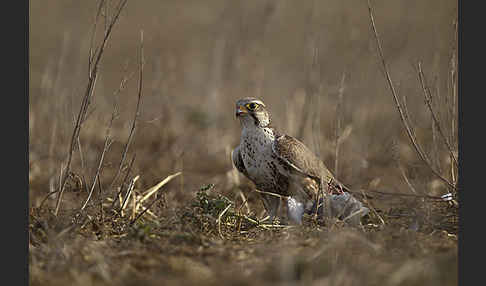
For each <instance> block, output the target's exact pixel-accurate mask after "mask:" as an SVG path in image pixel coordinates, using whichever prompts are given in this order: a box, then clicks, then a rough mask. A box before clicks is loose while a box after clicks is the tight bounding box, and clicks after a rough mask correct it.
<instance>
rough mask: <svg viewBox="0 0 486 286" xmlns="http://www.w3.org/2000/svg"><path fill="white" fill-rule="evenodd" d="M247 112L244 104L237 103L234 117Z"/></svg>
mask: <svg viewBox="0 0 486 286" xmlns="http://www.w3.org/2000/svg"><path fill="white" fill-rule="evenodd" d="M247 113H248V111H247V110H246V108H245V107H244V106H242V105H239V106H238V107H236V117H238V116H243V115H245V114H247Z"/></svg>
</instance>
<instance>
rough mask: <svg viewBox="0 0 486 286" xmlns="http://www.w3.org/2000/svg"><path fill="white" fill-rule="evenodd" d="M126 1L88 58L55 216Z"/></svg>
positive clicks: (118, 9)
mask: <svg viewBox="0 0 486 286" xmlns="http://www.w3.org/2000/svg"><path fill="white" fill-rule="evenodd" d="M127 1H128V0H120V2H119V5H118V7H117V9H116V12H115V13H116V14H115V16H114V17H113V19H112V21H111V22H110V25H109V26H108V28H107V30H106V32H105V36H104V38H103V41H102V43H101V45H100V46H99V50H97V53H95V54H93V55H92V57H90V58H89V59H88V65H89V67H90V69H89V74H88V84H87V86H86V90H85V93H84V96H83V100H82V103H81V107H80V109H79V113H78V116H77V119H76V125H75V127H74V130H73V133H72V136H71V143H70V145H69V151H68V155H67V163H66V171H65V173H64V176H63V178H62V180H61V185H60V193H59V196H58V198H57V202H56V209H55V211H54V214H55V215H56V216H57V214H58V212H59V208H60V206H61V201H62V196H63V193H64V190H65V186H66V182H67V178H68V175H69V172H70V170H71V162H72V156H73V151H74V149H75V145H76V142H77V138H78V137H79V134H80V132H81V127H82V123H83V121H84V119H85V116H86V112H87V110H88V106H89V104H90V102H91V97H92V96H93V93H94V87H95V85H96V81H97V78H98V68H99V64H100V62H101V59H102V55H103V52H104V49H105V47H106V45H107V43H108V40H109V38H110V35H111V31H112V29H113V27H114V25H115V24H116V22H117V20H118V17H119V15H120V13H121V11H122V10H123V8H124V7H125V5H126V3H127ZM103 3H104V2H103ZM103 3H100V5H99V7H98V9H101V7H102V4H103ZM97 19H98V17H97ZM95 57H96V60H95V61H94V64H93V65H92V63H93V58H95Z"/></svg>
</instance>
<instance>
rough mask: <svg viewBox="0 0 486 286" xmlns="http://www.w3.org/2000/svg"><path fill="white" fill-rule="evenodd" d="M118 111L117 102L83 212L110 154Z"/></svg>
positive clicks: (82, 208)
mask: <svg viewBox="0 0 486 286" xmlns="http://www.w3.org/2000/svg"><path fill="white" fill-rule="evenodd" d="M116 111H117V104H116V102H115V104H114V106H113V112H112V113H111V119H110V123H109V124H108V127H107V128H106V136H105V143H104V146H103V151H102V152H101V156H100V160H99V162H98V168H97V169H96V173H95V175H94V177H93V183H92V184H91V189H90V191H89V195H88V197H87V198H86V201H85V202H84V204H83V206H82V207H81V210H84V208H85V207H86V206H87V205H88V202H89V200H90V199H91V195H92V194H93V191H94V188H95V186H96V181H97V180H98V177H99V174H100V171H101V168H102V167H103V160H104V159H105V154H106V152H108V149H109V148H110V146H111V144H112V143H113V140H111V136H110V135H111V128H112V126H113V121H114V120H115V118H116Z"/></svg>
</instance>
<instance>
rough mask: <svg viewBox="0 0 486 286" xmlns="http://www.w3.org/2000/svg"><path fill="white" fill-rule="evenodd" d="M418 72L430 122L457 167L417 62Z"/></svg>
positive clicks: (419, 64) (420, 66)
mask: <svg viewBox="0 0 486 286" xmlns="http://www.w3.org/2000/svg"><path fill="white" fill-rule="evenodd" d="M418 71H419V72H418V74H419V80H420V84H421V86H422V90H423V92H424V97H425V103H427V107H428V108H429V111H430V114H431V115H432V120H433V121H434V123H435V126H436V127H437V131H439V134H440V137H441V138H442V140H443V141H444V144H445V145H446V147H447V150H448V151H449V154H450V156H451V158H452V159H453V161H454V163H455V164H456V166H457V165H458V163H457V159H456V156H455V155H454V152H453V150H452V147H451V145H450V144H449V141H448V140H447V138H446V137H445V135H444V133H443V132H442V128H441V126H440V122H439V120H438V119H437V115H436V112H435V111H434V109H433V108H432V104H431V95H430V90H429V88H428V87H427V84H426V82H425V76H424V73H423V71H422V64H421V63H420V62H418Z"/></svg>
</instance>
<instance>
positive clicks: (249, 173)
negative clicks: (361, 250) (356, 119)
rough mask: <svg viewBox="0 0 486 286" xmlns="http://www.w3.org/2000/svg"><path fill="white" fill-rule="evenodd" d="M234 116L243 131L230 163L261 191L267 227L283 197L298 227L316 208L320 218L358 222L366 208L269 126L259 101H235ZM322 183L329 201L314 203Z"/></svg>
mask: <svg viewBox="0 0 486 286" xmlns="http://www.w3.org/2000/svg"><path fill="white" fill-rule="evenodd" d="M236 117H237V118H239V120H240V124H241V127H242V130H241V141H240V145H239V146H237V147H236V148H235V149H234V150H233V152H232V156H231V157H232V160H233V164H234V165H235V167H236V168H237V169H238V171H239V172H241V173H243V174H244V175H245V176H246V177H247V178H248V179H250V180H251V181H252V182H253V183H255V186H256V188H257V189H258V190H260V191H262V192H260V195H261V198H262V200H263V204H264V207H265V209H266V211H267V213H268V215H269V216H270V221H271V222H272V223H273V221H274V218H275V217H276V215H277V212H278V210H279V207H280V202H281V199H282V197H284V198H286V200H287V216H288V218H289V219H290V220H291V221H292V222H294V223H297V224H301V223H302V216H303V214H304V213H313V212H316V207H317V213H318V214H319V215H321V216H323V215H325V214H330V215H333V216H336V217H339V218H341V219H343V218H348V219H347V221H348V222H349V223H350V224H352V225H359V224H360V218H361V217H362V216H364V215H365V214H366V213H368V209H367V208H366V207H363V205H362V204H361V202H359V201H358V200H357V199H356V198H354V197H353V196H352V195H351V194H350V193H349V190H348V189H347V188H346V187H345V186H344V185H343V184H341V183H340V182H338V181H337V180H336V179H335V178H334V176H333V175H332V173H331V172H330V171H329V170H328V169H327V168H326V166H325V165H324V163H323V162H322V161H321V160H320V159H319V158H318V157H317V156H316V155H315V154H314V153H313V152H312V151H311V150H310V149H309V148H307V146H305V145H304V144H303V143H302V142H300V141H299V140H297V139H295V138H294V137H292V136H289V135H286V134H282V133H280V132H278V131H277V130H276V129H275V128H274V127H272V126H271V125H270V113H269V112H268V110H267V108H266V106H265V104H264V103H263V101H261V100H259V99H257V98H253V97H248V98H243V99H240V100H238V101H237V102H236ZM321 180H322V183H323V184H322V186H323V187H324V188H323V189H324V190H325V192H321V193H324V196H325V197H326V198H329V200H327V202H329V204H324V203H323V202H325V201H326V200H322V198H321V199H318V198H319V196H318V194H319V186H320V183H321ZM274 194H277V195H278V196H275V195H274ZM325 206H327V208H325Z"/></svg>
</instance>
